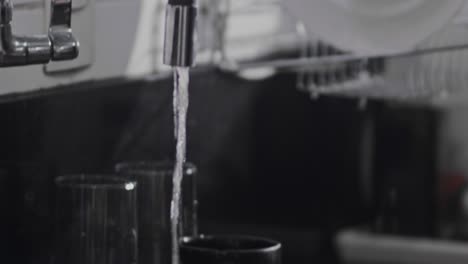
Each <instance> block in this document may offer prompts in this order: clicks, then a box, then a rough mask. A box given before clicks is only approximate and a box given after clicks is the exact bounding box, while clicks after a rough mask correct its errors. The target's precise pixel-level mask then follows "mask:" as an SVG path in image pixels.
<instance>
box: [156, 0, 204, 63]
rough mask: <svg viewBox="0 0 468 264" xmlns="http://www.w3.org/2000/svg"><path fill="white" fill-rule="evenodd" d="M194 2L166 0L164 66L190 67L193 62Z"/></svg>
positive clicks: (195, 3)
mask: <svg viewBox="0 0 468 264" xmlns="http://www.w3.org/2000/svg"><path fill="white" fill-rule="evenodd" d="M196 17H197V2H196V0H168V4H167V7H166V26H165V37H164V64H166V65H169V66H173V67H191V66H193V65H194V62H195V45H194V43H195V25H196Z"/></svg>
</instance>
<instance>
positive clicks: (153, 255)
mask: <svg viewBox="0 0 468 264" xmlns="http://www.w3.org/2000/svg"><path fill="white" fill-rule="evenodd" d="M115 169H116V171H117V173H118V174H119V175H121V176H122V177H125V178H129V179H131V180H135V181H136V182H138V188H139V189H138V226H139V231H140V235H139V241H138V247H139V250H138V251H139V261H140V264H170V263H171V259H172V258H171V252H172V251H171V250H172V247H171V241H172V238H171V217H170V210H171V201H172V186H173V184H172V176H173V171H174V163H172V162H126V163H120V164H117V165H116V167H115ZM196 173H197V170H196V167H195V166H194V165H193V164H190V163H187V164H185V165H184V178H183V181H182V203H181V219H180V225H179V234H180V235H181V236H196V235H197V233H198V231H197V203H198V202H197V199H196V185H195V183H196V181H195V176H196Z"/></svg>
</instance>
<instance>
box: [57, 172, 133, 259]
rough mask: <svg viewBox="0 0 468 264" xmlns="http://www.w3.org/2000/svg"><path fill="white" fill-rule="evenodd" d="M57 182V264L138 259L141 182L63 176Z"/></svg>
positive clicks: (102, 176) (104, 177) (91, 176)
mask: <svg viewBox="0 0 468 264" xmlns="http://www.w3.org/2000/svg"><path fill="white" fill-rule="evenodd" d="M55 183H56V185H57V222H56V246H55V254H54V258H53V260H54V261H53V263H56V264H136V263H137V258H138V254H137V252H138V251H137V241H138V238H137V212H136V208H137V207H136V205H137V204H136V201H137V183H136V182H135V181H132V180H129V179H122V178H119V177H116V176H105V175H77V176H63V177H59V178H57V179H56V180H55Z"/></svg>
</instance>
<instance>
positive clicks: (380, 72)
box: [217, 1, 468, 100]
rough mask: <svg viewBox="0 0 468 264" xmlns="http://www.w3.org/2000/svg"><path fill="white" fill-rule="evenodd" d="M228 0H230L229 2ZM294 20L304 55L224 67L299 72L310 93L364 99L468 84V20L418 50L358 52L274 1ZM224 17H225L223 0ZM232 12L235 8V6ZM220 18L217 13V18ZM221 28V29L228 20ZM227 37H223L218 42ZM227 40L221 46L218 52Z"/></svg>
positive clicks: (431, 93)
mask: <svg viewBox="0 0 468 264" xmlns="http://www.w3.org/2000/svg"><path fill="white" fill-rule="evenodd" d="M228 2H229V1H228ZM262 3H263V4H268V5H277V6H278V7H279V8H281V9H282V10H283V11H284V12H285V13H286V16H287V17H289V19H291V20H293V21H294V23H295V31H296V32H295V35H296V37H297V39H298V40H300V41H299V42H300V43H302V44H301V45H300V47H299V49H300V54H299V56H298V57H296V58H286V59H275V60H268V61H250V62H239V61H234V60H232V59H229V58H228V56H226V55H221V58H222V59H220V60H219V61H218V65H219V67H220V68H221V69H223V70H225V71H232V72H243V71H249V70H255V69H261V68H269V69H274V70H275V71H290V72H297V73H298V81H297V86H298V88H299V89H301V90H303V91H306V92H309V93H310V94H311V96H313V97H318V96H320V95H323V94H325V95H343V96H351V97H359V98H364V99H367V98H369V99H373V98H377V99H397V100H421V99H424V100H425V99H430V98H436V97H440V96H446V95H447V94H450V93H454V92H456V91H459V90H462V89H463V88H465V86H467V85H468V22H467V21H454V22H453V23H451V24H449V25H447V26H446V27H445V28H444V29H442V30H440V31H438V32H436V33H434V34H433V35H432V36H431V37H430V38H428V39H427V40H425V41H423V42H422V43H421V44H420V45H418V46H417V47H416V48H415V49H414V50H411V51H401V52H396V53H387V54H378V55H374V56H358V55H356V54H352V53H349V52H345V51H342V50H339V49H337V48H335V47H333V46H332V45H329V44H327V43H326V42H324V41H322V40H320V39H319V38H317V37H315V36H312V35H311V34H310V33H309V32H308V31H307V30H306V29H305V25H304V24H303V23H302V22H301V21H297V20H295V19H294V18H293V17H291V16H290V15H289V14H288V12H287V8H285V7H284V6H283V5H282V4H281V2H277V1H273V2H269V3H265V1H264V2H262ZM223 10H224V11H223V13H222V16H221V18H224V19H227V16H229V14H230V13H229V9H228V8H226V4H224V8H223ZM231 12H232V10H231ZM218 19H219V17H218ZM218 25H222V26H221V27H218V28H217V32H219V33H220V34H222V32H224V31H223V30H225V28H223V27H225V26H226V23H218ZM225 41H226V40H225V39H223V37H222V36H221V37H220V39H219V43H223V42H225ZM223 47H224V45H223V44H221V45H219V47H218V48H219V49H220V53H221V54H224V52H223Z"/></svg>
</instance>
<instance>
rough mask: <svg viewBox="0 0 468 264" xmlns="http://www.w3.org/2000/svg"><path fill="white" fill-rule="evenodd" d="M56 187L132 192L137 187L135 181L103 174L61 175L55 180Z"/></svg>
mask: <svg viewBox="0 0 468 264" xmlns="http://www.w3.org/2000/svg"><path fill="white" fill-rule="evenodd" d="M55 184H56V185H57V186H58V187H67V188H83V189H120V190H125V191H133V190H135V189H136V187H137V185H138V184H137V181H135V180H130V179H124V178H122V177H118V176H117V175H112V174H110V175H105V174H76V175H63V176H59V177H57V178H55Z"/></svg>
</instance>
